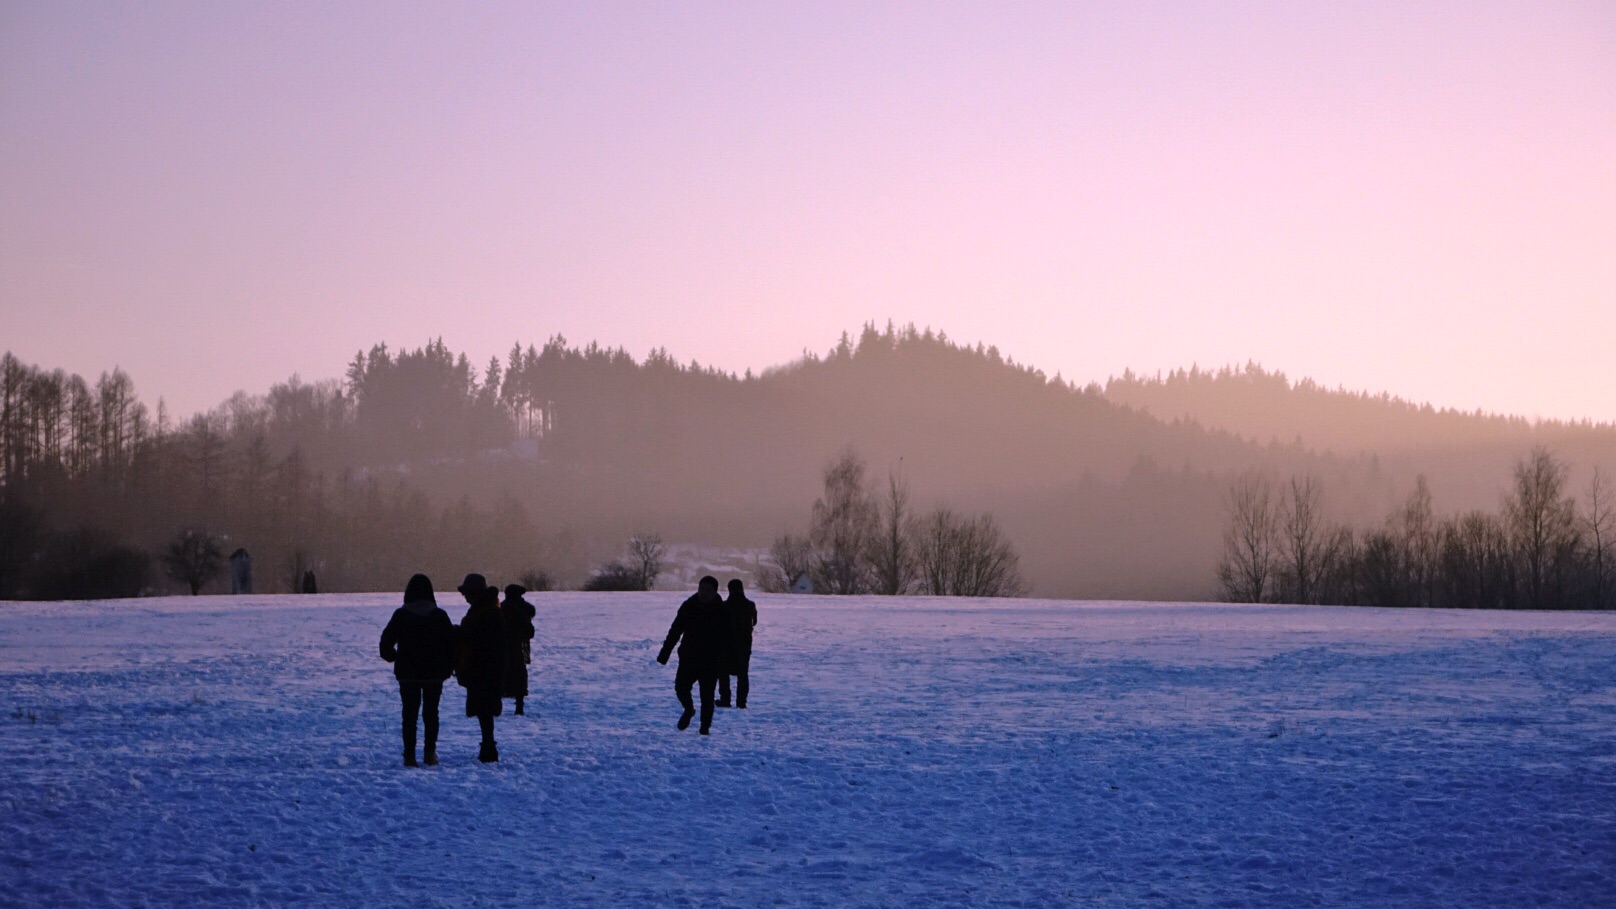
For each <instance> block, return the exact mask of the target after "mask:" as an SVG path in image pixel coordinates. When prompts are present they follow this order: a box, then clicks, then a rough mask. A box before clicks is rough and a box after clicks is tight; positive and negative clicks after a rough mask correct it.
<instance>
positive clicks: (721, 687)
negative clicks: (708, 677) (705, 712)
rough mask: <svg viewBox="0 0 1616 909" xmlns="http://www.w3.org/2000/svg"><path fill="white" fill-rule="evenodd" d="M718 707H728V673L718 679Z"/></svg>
mask: <svg viewBox="0 0 1616 909" xmlns="http://www.w3.org/2000/svg"><path fill="white" fill-rule="evenodd" d="M718 706H720V707H728V706H729V673H727V672H726V673H725V674H723V675H721V676H719V677H718Z"/></svg>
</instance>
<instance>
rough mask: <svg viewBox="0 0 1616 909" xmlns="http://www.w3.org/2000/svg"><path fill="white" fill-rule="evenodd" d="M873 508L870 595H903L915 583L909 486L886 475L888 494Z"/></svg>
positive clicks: (892, 476) (916, 577) (893, 476)
mask: <svg viewBox="0 0 1616 909" xmlns="http://www.w3.org/2000/svg"><path fill="white" fill-rule="evenodd" d="M876 508H877V514H878V520H877V532H876V534H875V536H874V538H873V539H872V540H871V542H870V579H871V592H873V593H878V594H882V595H884V596H903V595H904V594H906V593H908V592H909V590H910V588H912V587H913V586H914V585H915V582H916V581H917V580H918V576H917V574H916V570H915V544H914V539H913V528H912V527H911V526H910V525H911V524H913V518H912V517H911V516H910V513H909V486H908V484H906V483H903V482H900V481H899V480H898V478H897V476H895V475H893V474H887V494H886V497H885V498H884V499H882V500H881V502H880V503H878V505H877V506H876Z"/></svg>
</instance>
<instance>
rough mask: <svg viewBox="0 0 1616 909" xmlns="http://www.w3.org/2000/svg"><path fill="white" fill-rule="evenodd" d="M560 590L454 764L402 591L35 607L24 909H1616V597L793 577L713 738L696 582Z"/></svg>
mask: <svg viewBox="0 0 1616 909" xmlns="http://www.w3.org/2000/svg"><path fill="white" fill-rule="evenodd" d="M444 599H445V600H447V599H448V598H447V597H445V598H444ZM533 600H534V602H535V603H536V605H537V606H538V609H539V618H538V627H539V640H538V641H537V642H536V644H537V647H536V652H535V657H534V667H533V669H534V681H533V684H534V689H535V692H536V697H535V698H534V699H533V701H532V704H533V706H535V707H536V708H537V715H535V716H530V717H527V718H520V717H512V716H510V715H509V713H508V712H507V715H506V716H505V717H503V718H501V720H500V721H499V727H498V729H499V733H498V738H499V740H500V753H501V756H502V762H501V763H499V764H497V765H489V766H484V765H479V764H477V763H476V761H475V754H476V738H477V734H476V724H475V722H474V721H471V720H467V719H465V718H464V716H463V713H464V711H463V709H462V708H463V700H462V699H461V697H460V696H459V695H460V689H459V688H458V687H454V686H453V685H452V683H451V686H450V688H449V689H446V691H445V704H444V741H443V744H442V746H441V747H440V752H441V755H442V758H443V761H444V763H443V765H442V766H440V767H437V768H422V769H418V770H406V769H404V768H403V767H402V766H400V762H399V737H398V731H397V726H398V720H397V715H398V714H397V689H396V687H395V686H394V683H393V679H392V675H391V667H390V666H389V665H388V664H386V663H383V662H382V661H381V660H380V659H379V658H378V656H377V654H376V640H377V637H378V635H379V633H380V631H381V627H382V625H383V624H384V623H385V622H386V620H387V617H388V615H389V614H390V613H391V611H392V609H393V606H394V605H395V604H396V602H397V597H396V595H367V596H358V595H342V596H321V597H242V598H231V597H203V598H197V599H190V598H178V599H155V600H138V601H124V602H112V603H73V604H61V603H55V604H24V603H0V711H3V712H0V723H3V724H4V726H3V728H4V737H3V742H4V747H5V762H4V768H3V770H0V904H4V905H7V906H30V907H34V906H176V905H184V906H189V907H201V906H209V907H211V906H385V907H398V909H404V907H410V909H413V907H428V906H442V907H455V909H465V907H472V906H505V905H510V906H518V905H520V906H535V905H536V906H634V907H652V906H702V907H718V906H733V907H754V906H827V907H839V906H849V905H852V906H894V907H898V906H905V907H906V906H932V905H958V906H1029V907H1040V909H1043V907H1052V906H1173V907H1177V906H1283V907H1296V906H1342V907H1348V906H1350V907H1364V906H1454V907H1514V906H1568V907H1597V906H1611V905H1616V614H1609V613H1603V614H1527V613H1490V612H1415V611H1385V610H1370V609H1326V608H1290V607H1243V606H1222V605H1211V606H1202V605H1138V604H1071V603H1053V602H1043V601H1018V602H1011V603H997V602H995V603H988V602H971V601H947V600H922V599H912V600H901V601H893V600H882V599H851V600H849V599H830V598H815V597H796V598H794V597H771V596H761V597H758V602H759V610H760V614H761V623H760V625H759V628H758V636H757V654H756V656H755V658H754V661H753V694H752V704H751V708H752V709H749V710H747V711H744V712H743V711H734V710H729V711H725V710H721V711H719V714H718V718H717V720H716V722H715V723H714V728H713V735H712V736H710V737H708V738H702V737H700V736H697V735H696V733H695V730H694V729H692V730H690V731H689V732H684V733H681V732H678V731H677V730H675V728H674V721H675V719H676V718H677V715H678V709H677V706H676V704H675V701H674V699H673V693H672V690H671V688H672V681H673V670H672V667H671V666H670V667H666V668H664V667H659V666H657V665H656V664H655V663H654V661H653V660H654V657H655V655H656V651H657V647H658V645H659V644H660V642H661V639H662V635H663V633H664V632H665V631H666V628H667V623H668V621H669V620H670V619H671V618H672V616H673V612H674V609H675V608H676V607H677V605H678V602H679V597H678V596H677V595H670V594H627V595H623V594H550V595H544V594H540V595H535V596H534V597H533ZM449 611H450V614H451V615H452V616H453V617H454V618H456V619H458V618H459V617H460V615H461V614H463V612H464V607H463V606H461V605H451V606H450V609H449Z"/></svg>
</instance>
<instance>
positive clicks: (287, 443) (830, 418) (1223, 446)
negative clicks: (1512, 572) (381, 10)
mask: <svg viewBox="0 0 1616 909" xmlns="http://www.w3.org/2000/svg"><path fill="white" fill-rule="evenodd" d="M1140 387H1144V386H1143V384H1142V383H1140ZM1113 388H1119V386H1118V385H1117V383H1113ZM1122 397H1123V396H1122V395H1121V394H1120V393H1119V394H1117V395H1112V394H1111V393H1110V392H1109V390H1102V389H1101V388H1100V387H1099V386H1094V385H1091V386H1088V387H1086V388H1079V387H1076V386H1074V385H1072V384H1071V383H1068V382H1065V381H1062V380H1061V379H1059V378H1058V377H1050V376H1046V375H1045V374H1043V373H1041V372H1039V371H1037V370H1035V369H1032V368H1029V367H1026V366H1022V365H1018V364H1016V363H1014V362H1013V361H1011V360H1010V359H1008V358H1006V357H1004V356H1003V355H1001V354H1000V353H999V352H998V351H997V350H995V349H992V348H984V347H982V346H974V347H973V346H968V345H961V344H956V343H954V342H951V341H949V340H948V339H947V338H945V337H944V336H942V335H940V334H934V333H932V332H929V331H926V332H921V331H917V330H915V329H913V328H907V329H892V328H890V327H889V328H888V329H886V330H884V331H882V330H877V329H875V328H873V327H871V328H866V329H865V330H864V332H863V333H862V334H861V335H860V336H859V337H857V338H853V337H846V338H844V339H843V341H842V343H841V344H839V345H838V346H837V347H836V348H835V349H833V350H831V351H829V352H828V353H827V354H825V355H823V356H820V355H805V356H804V357H803V358H802V359H800V360H799V361H797V362H795V363H792V364H790V365H787V366H783V367H780V368H777V369H771V370H768V371H766V372H764V373H763V374H761V375H751V374H748V375H745V376H736V375H731V374H727V373H724V372H720V371H717V370H713V369H709V368H703V367H701V366H699V365H696V364H694V363H691V364H682V363H679V362H677V361H676V360H675V359H674V358H673V357H672V356H670V355H669V354H668V353H667V352H665V351H654V352H653V353H652V354H650V355H649V356H647V357H646V358H644V359H636V358H635V357H632V356H630V355H629V354H628V353H626V352H624V351H622V350H610V349H605V348H601V347H598V346H596V345H589V346H587V347H582V348H579V347H575V346H572V345H569V344H568V343H567V342H566V341H565V340H564V339H561V338H554V339H552V340H551V341H550V342H548V343H547V344H545V345H543V346H542V347H538V346H520V345H518V346H516V347H513V349H512V350H511V352H510V354H509V355H508V356H507V357H506V358H504V359H503V360H495V361H493V362H490V363H488V364H486V365H484V366H483V367H482V368H480V369H479V368H477V367H475V366H473V364H471V363H469V362H468V361H467V360H466V358H465V357H464V356H462V355H457V354H455V353H454V352H452V351H450V350H448V349H447V348H446V347H445V346H444V345H443V344H442V343H441V342H433V343H431V344H428V345H426V346H425V347H423V348H421V349H418V350H406V351H391V350H388V349H387V348H385V347H381V346H378V347H375V348H373V349H372V350H370V351H368V352H362V353H360V354H359V355H356V356H355V358H354V359H353V361H352V362H351V363H350V364H349V365H348V369H347V372H346V376H345V378H344V379H343V380H340V381H339V380H327V381H323V382H316V383H312V384H310V383H305V382H301V381H299V380H297V379H295V378H294V379H293V380H291V381H288V382H286V383H282V384H280V385H277V386H275V387H274V388H271V389H270V390H268V391H267V392H265V393H263V394H247V393H238V394H237V395H235V396H234V397H232V398H231V399H229V400H228V401H226V402H225V403H224V404H222V405H221V406H220V407H218V408H216V409H215V410H213V411H211V412H209V413H205V414H199V415H196V416H195V417H192V418H189V419H185V420H179V421H174V420H171V419H170V418H169V417H167V415H165V414H162V413H161V408H158V411H157V412H155V413H154V412H153V410H152V409H151V408H149V407H148V405H146V404H144V403H142V402H141V401H140V399H139V397H138V395H137V394H136V393H135V388H134V384H133V381H132V380H131V379H130V377H128V376H125V375H123V374H122V373H118V372H113V373H111V374H108V375H104V376H103V377H102V378H101V380H100V381H99V382H96V383H89V382H86V381H84V380H82V379H80V378H78V377H75V376H67V375H64V374H62V373H60V372H47V371H44V370H40V369H37V368H34V367H29V366H26V365H24V364H22V363H19V362H18V361H17V360H16V359H15V358H12V357H10V356H9V355H8V356H7V358H6V361H5V364H4V368H3V370H0V491H3V492H4V507H5V508H6V509H8V515H9V516H10V519H9V520H8V521H0V524H7V525H8V526H9V527H10V528H11V529H10V530H7V531H5V533H6V534H7V536H5V537H4V538H0V596H5V595H16V594H17V593H19V592H24V593H30V594H34V595H43V594H45V593H48V592H50V589H54V588H53V585H56V586H58V587H59V586H60V585H61V584H65V583H68V582H69V581H70V579H71V578H70V576H71V572H64V573H63V574H62V575H61V576H60V577H55V578H54V579H53V578H49V577H46V576H44V575H39V577H36V578H35V579H34V580H32V581H29V580H28V579H27V577H26V576H27V574H28V569H27V565H29V564H32V565H36V566H37V565H46V564H57V563H63V562H64V561H66V562H71V561H72V560H73V559H80V560H81V561H82V560H83V559H85V558H89V555H85V553H92V552H94V551H96V550H97V549H98V548H99V549H105V548H106V547H107V546H109V545H112V543H114V542H115V543H117V545H122V546H125V547H128V548H131V549H134V550H138V551H144V552H147V553H150V552H155V551H157V550H158V549H159V548H161V546H162V545H163V544H164V543H165V541H167V540H169V539H171V538H172V537H173V536H174V535H175V534H176V533H177V532H179V531H181V530H184V529H188V528H190V529H204V530H207V531H209V532H211V533H217V534H222V535H226V536H228V537H229V539H230V540H231V545H232V546H234V545H241V546H245V547H246V548H248V549H249V550H251V551H253V552H254V553H255V555H257V556H258V557H259V564H261V565H265V566H271V567H270V568H269V569H268V572H267V573H268V574H269V575H270V577H272V578H273V579H274V580H272V581H271V582H270V586H271V587H272V588H274V587H277V586H285V585H284V584H282V583H281V582H282V581H283V580H289V579H290V577H291V576H292V575H293V574H295V573H296V571H297V570H298V568H299V566H302V565H315V566H318V568H319V570H320V573H321V577H322V580H323V586H324V587H326V588H328V589H391V588H394V587H398V586H399V585H400V584H401V583H402V579H403V578H406V577H408V575H409V574H410V573H411V572H414V571H418V570H427V571H429V572H431V573H433V574H434V576H435V577H436V576H438V575H442V576H443V577H446V578H447V577H452V576H455V575H457V574H458V573H463V572H465V571H467V570H473V569H481V570H484V571H485V572H487V573H490V574H492V575H496V576H498V577H502V578H509V577H511V576H513V575H515V574H516V573H518V572H521V571H523V570H526V569H532V568H543V569H547V570H549V571H551V572H554V573H556V574H558V575H560V576H561V577H562V578H563V580H565V581H570V582H572V583H577V582H578V581H580V580H582V578H583V575H584V573H585V572H586V571H587V570H588V568H589V567H590V566H592V565H594V564H598V563H599V562H600V561H602V560H605V559H608V558H611V557H613V556H615V555H617V554H618V552H619V548H620V547H621V544H622V540H623V539H624V538H625V537H626V536H627V535H628V534H630V533H632V532H635V531H639V530H650V531H654V532H657V533H660V534H661V535H662V536H664V537H665V538H667V539H668V540H670V541H678V542H701V543H711V544H717V545H727V546H743V547H757V548H759V549H761V548H764V547H766V546H767V545H768V543H769V542H770V540H772V539H773V538H774V537H775V536H777V535H779V534H781V533H784V532H787V531H800V530H802V529H803V527H804V526H805V525H806V523H807V519H808V514H809V510H810V506H811V504H812V502H813V500H814V498H815V496H816V495H817V493H818V489H819V483H820V473H821V471H822V469H823V468H824V467H825V465H826V463H827V462H828V461H829V460H830V459H831V458H832V457H833V456H834V455H835V454H837V453H838V452H839V451H841V450H843V449H845V448H847V447H850V446H851V447H853V448H855V449H857V450H858V451H859V452H860V453H861V454H862V455H863V457H864V458H865V460H866V461H867V462H868V463H869V466H870V470H871V473H872V475H873V476H874V477H875V478H876V479H884V477H885V475H886V474H887V473H888V472H893V473H897V474H900V475H901V476H903V477H905V478H906V479H907V480H908V482H909V484H910V485H911V487H912V490H913V493H914V497H915V503H916V505H917V506H920V507H925V506H928V505H931V504H948V505H950V506H953V507H955V508H960V509H968V510H987V511H991V512H993V513H994V514H995V516H996V517H997V518H998V520H999V521H1000V523H1001V524H1002V526H1003V527H1004V528H1005V530H1006V532H1007V533H1008V534H1009V536H1010V537H1011V539H1012V541H1013V542H1014V544H1015V545H1016V547H1017V548H1018V549H1019V550H1020V552H1021V553H1022V560H1023V561H1022V565H1023V569H1024V571H1025V573H1026V575H1027V578H1028V580H1030V581H1031V582H1032V585H1033V589H1034V590H1035V591H1036V592H1037V593H1039V594H1043V595H1049V596H1092V597H1142V598H1193V597H1202V596H1207V595H1209V594H1211V593H1212V591H1213V574H1212V569H1213V565H1214V563H1215V561H1216V558H1217V554H1218V551H1219V547H1220V544H1221V539H1220V538H1221V531H1222V522H1223V518H1224V515H1223V505H1222V497H1223V494H1224V491H1225V490H1226V488H1227V486H1228V483H1229V480H1230V478H1231V477H1232V476H1234V475H1235V474H1237V473H1240V472H1243V471H1247V470H1251V469H1264V470H1269V471H1272V472H1274V473H1276V474H1285V473H1295V472H1308V473H1312V474H1314V475H1315V476H1317V477H1319V479H1320V480H1321V481H1322V482H1323V484H1324V486H1325V488H1326V490H1327V492H1328V494H1329V496H1328V498H1329V503H1330V504H1331V507H1332V508H1333V509H1334V510H1335V514H1336V515H1337V516H1338V517H1339V518H1341V519H1343V520H1348V521H1360V520H1363V521H1367V520H1371V519H1378V516H1379V515H1381V514H1383V513H1384V510H1385V508H1386V507H1387V506H1389V505H1390V504H1391V503H1393V502H1395V501H1398V500H1399V499H1400V498H1401V496H1403V495H1404V494H1405V493H1406V491H1407V488H1408V485H1409V484H1410V483H1411V482H1412V479H1413V477H1412V474H1407V475H1405V474H1404V472H1402V471H1401V470H1399V469H1387V468H1386V467H1385V465H1384V463H1383V462H1382V461H1379V460H1377V459H1376V458H1375V457H1374V456H1373V455H1369V454H1358V453H1354V454H1350V455H1338V454H1334V453H1330V452H1319V451H1313V450H1311V449H1312V448H1314V447H1320V446H1312V445H1306V444H1304V445H1295V444H1288V443H1284V442H1281V443H1272V442H1270V441H1269V440H1268V438H1263V437H1262V436H1263V435H1277V434H1276V433H1267V434H1259V433H1252V432H1249V431H1243V428H1242V427H1239V426H1234V427H1231V428H1232V429H1233V430H1234V431H1233V432H1225V431H1223V430H1222V429H1217V428H1207V425H1208V424H1212V423H1213V422H1214V421H1212V420H1209V419H1206V418H1204V417H1203V418H1199V422H1197V421H1190V420H1177V419H1172V418H1171V417H1169V418H1167V419H1162V418H1159V417H1158V416H1154V415H1152V414H1150V413H1147V412H1145V410H1143V409H1141V404H1142V402H1140V401H1126V402H1125V403H1127V404H1128V405H1131V406H1124V402H1123V401H1122ZM1241 434H1244V435H1246V436H1253V435H1255V436H1259V439H1260V441H1253V440H1250V439H1243V438H1241V437H1240V435H1241ZM1294 435H1295V434H1294V433H1285V434H1284V435H1282V436H1281V438H1293V437H1294ZM1363 448H1364V446H1360V447H1359V448H1358V449H1354V451H1355V452H1356V451H1359V450H1362V449H1363ZM1523 450H1524V449H1523ZM1506 478H1507V465H1506V466H1505V467H1504V468H1503V469H1502V472H1500V473H1498V475H1497V476H1493V477H1490V478H1488V480H1487V482H1491V483H1493V484H1494V485H1500V484H1502V482H1503V481H1504V480H1505V479H1506ZM1441 481H1442V478H1439V477H1433V482H1432V485H1433V488H1434V489H1436V490H1437V491H1438V493H1439V496H1440V493H1441V490H1442V488H1443V487H1442V482H1441ZM1445 505H1446V503H1443V502H1441V501H1439V502H1438V507H1445ZM30 527H33V528H35V530H33V531H30V530H29V529H28V528H30ZM19 528H20V529H19ZM86 528H87V529H86ZM81 529H83V532H82V533H81V532H80V530H81ZM30 533H31V534H32V536H29V534H30ZM75 534H76V535H75ZM51 547H55V549H51ZM19 553H20V554H21V555H19ZM19 559H21V560H23V561H21V562H19V561H18V560H19ZM8 560H9V563H8ZM28 560H32V561H31V562H29V561H28ZM57 592H58V593H61V591H60V590H58V591H57ZM63 595H65V594H63Z"/></svg>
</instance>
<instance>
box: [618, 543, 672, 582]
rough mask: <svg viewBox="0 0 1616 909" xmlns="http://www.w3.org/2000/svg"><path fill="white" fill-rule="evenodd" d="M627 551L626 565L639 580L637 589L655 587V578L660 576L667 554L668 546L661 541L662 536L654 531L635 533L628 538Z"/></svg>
mask: <svg viewBox="0 0 1616 909" xmlns="http://www.w3.org/2000/svg"><path fill="white" fill-rule="evenodd" d="M628 553H629V559H630V561H629V563H628V566H629V567H630V568H632V569H633V570H634V572H635V575H636V576H637V578H638V580H639V589H640V590H650V589H651V588H653V587H655V586H656V582H657V578H659V577H661V576H662V564H663V560H664V559H666V558H667V555H668V546H667V544H666V543H663V542H662V537H661V536H659V535H657V534H654V533H637V534H635V535H634V536H632V537H629V539H628Z"/></svg>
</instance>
